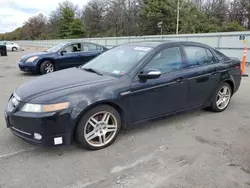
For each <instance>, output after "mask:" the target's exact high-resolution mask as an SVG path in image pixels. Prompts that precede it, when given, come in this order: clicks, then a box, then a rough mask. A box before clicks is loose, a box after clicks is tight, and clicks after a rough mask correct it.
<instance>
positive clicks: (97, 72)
mask: <svg viewBox="0 0 250 188" xmlns="http://www.w3.org/2000/svg"><path fill="white" fill-rule="evenodd" d="M83 69H84V70H86V71H89V72H93V73H96V74H98V75H100V76H103V74H102V73H100V72H99V71H97V70H95V69H93V68H83Z"/></svg>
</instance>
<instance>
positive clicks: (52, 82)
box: [15, 68, 117, 102]
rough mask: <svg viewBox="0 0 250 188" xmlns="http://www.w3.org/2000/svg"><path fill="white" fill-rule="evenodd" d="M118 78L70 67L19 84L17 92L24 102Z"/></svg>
mask: <svg viewBox="0 0 250 188" xmlns="http://www.w3.org/2000/svg"><path fill="white" fill-rule="evenodd" d="M116 79H117V78H115V77H111V76H106V75H103V76H100V75H97V74H95V73H91V72H87V71H85V70H83V69H80V68H70V69H65V70H62V71H57V72H54V73H50V74H47V75H43V76H40V77H38V78H37V79H35V80H33V81H30V82H27V83H25V84H23V85H21V86H19V87H18V88H17V89H16V90H15V93H16V95H18V96H19V98H20V100H21V101H22V102H27V101H29V100H31V99H33V98H36V97H39V96H42V95H46V94H49V93H52V92H57V91H60V90H64V89H69V88H73V87H80V86H83V85H93V84H100V83H104V82H110V81H112V80H116Z"/></svg>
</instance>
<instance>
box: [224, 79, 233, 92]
mask: <svg viewBox="0 0 250 188" xmlns="http://www.w3.org/2000/svg"><path fill="white" fill-rule="evenodd" d="M224 82H226V83H228V84H229V85H230V87H231V89H232V91H231V92H232V94H233V93H234V89H235V88H234V87H235V86H234V82H233V81H232V80H225V81H224Z"/></svg>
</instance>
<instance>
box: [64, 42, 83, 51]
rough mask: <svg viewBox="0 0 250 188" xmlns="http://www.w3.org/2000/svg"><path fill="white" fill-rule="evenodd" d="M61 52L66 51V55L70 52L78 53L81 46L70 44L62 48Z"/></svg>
mask: <svg viewBox="0 0 250 188" xmlns="http://www.w3.org/2000/svg"><path fill="white" fill-rule="evenodd" d="M63 51H66V52H67V53H72V52H80V51H81V44H80V43H77V44H72V45H69V46H67V47H66V48H64V50H63Z"/></svg>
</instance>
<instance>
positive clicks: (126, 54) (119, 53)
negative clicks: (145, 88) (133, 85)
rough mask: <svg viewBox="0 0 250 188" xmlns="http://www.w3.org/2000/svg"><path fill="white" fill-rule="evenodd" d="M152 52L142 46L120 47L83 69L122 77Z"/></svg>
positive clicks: (98, 57) (92, 61) (109, 51)
mask: <svg viewBox="0 0 250 188" xmlns="http://www.w3.org/2000/svg"><path fill="white" fill-rule="evenodd" d="M151 50H152V48H150V47H142V46H118V47H115V48H113V49H110V50H108V51H107V52H105V53H103V54H101V55H99V56H97V57H96V58H95V59H93V60H91V61H89V62H88V63H87V64H85V65H83V66H82V68H83V69H95V70H97V71H99V72H106V73H110V74H114V75H120V76H122V75H124V74H126V73H129V72H130V71H131V70H132V69H133V68H134V66H135V65H136V64H137V63H138V62H139V61H140V60H141V59H142V58H143V57H144V56H145V55H146V54H147V53H149V51H151Z"/></svg>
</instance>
